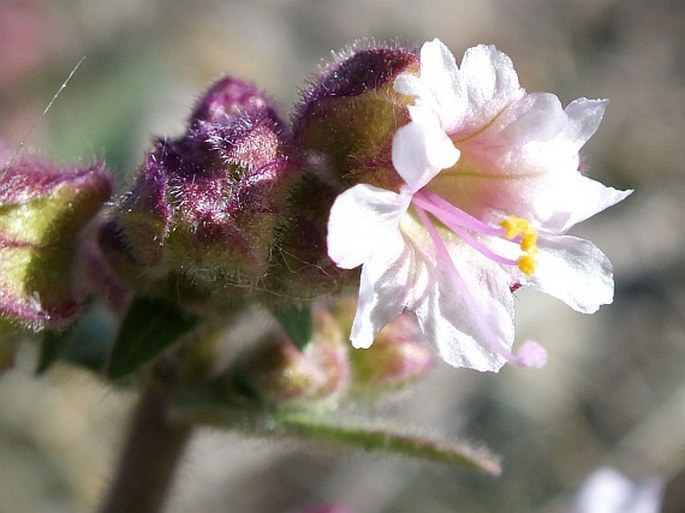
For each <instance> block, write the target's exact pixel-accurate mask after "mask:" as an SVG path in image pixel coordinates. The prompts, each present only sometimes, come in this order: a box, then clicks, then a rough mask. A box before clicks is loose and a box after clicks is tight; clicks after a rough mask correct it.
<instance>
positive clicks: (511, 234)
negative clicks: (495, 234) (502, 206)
mask: <svg viewBox="0 0 685 513" xmlns="http://www.w3.org/2000/svg"><path fill="white" fill-rule="evenodd" d="M499 225H500V226H501V227H502V228H504V236H505V237H506V238H507V239H510V240H511V239H514V238H516V237H518V236H519V235H521V233H524V232H525V231H527V230H529V229H530V224H529V223H528V221H526V220H525V219H521V218H520V217H516V216H509V217H507V218H506V219H502V221H500V223H499Z"/></svg>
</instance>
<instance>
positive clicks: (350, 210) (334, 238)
mask: <svg viewBox="0 0 685 513" xmlns="http://www.w3.org/2000/svg"><path fill="white" fill-rule="evenodd" d="M409 201H410V197H408V196H402V195H400V194H397V193H395V192H392V191H388V190H386V189H380V188H378V187H374V186H373V185H368V184H360V185H355V186H354V187H352V188H351V189H348V190H346V191H345V192H343V193H342V194H340V195H339V196H338V197H337V198H336V200H335V202H334V203H333V207H331V213H330V216H329V218H328V237H327V244H328V256H330V257H331V259H332V260H333V261H334V262H335V263H336V264H337V265H338V266H339V267H342V268H343V269H353V268H355V267H357V266H360V265H362V264H363V263H364V262H366V261H367V259H368V258H369V255H371V254H373V253H375V252H377V251H383V250H384V249H383V245H384V243H385V241H386V239H388V238H390V237H393V236H394V234H395V233H396V232H397V227H398V225H399V222H400V218H401V217H402V215H404V213H405V212H406V210H407V207H408V206H409Z"/></svg>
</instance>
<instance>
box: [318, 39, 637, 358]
mask: <svg viewBox="0 0 685 513" xmlns="http://www.w3.org/2000/svg"><path fill="white" fill-rule="evenodd" d="M395 88H396V89H397V90H398V91H399V92H401V93H403V94H405V95H408V96H410V97H413V99H414V101H413V104H412V105H410V106H409V110H410V114H411V119H412V121H411V122H410V123H409V124H407V125H405V126H403V127H402V128H400V129H399V130H398V131H397V133H396V134H395V136H394V139H393V144H392V163H393V165H394V167H395V169H396V171H397V173H398V174H399V175H400V176H401V178H402V179H403V180H404V184H403V185H402V186H401V187H400V190H399V191H398V192H394V191H390V190H385V189H381V188H378V187H375V186H371V185H368V184H359V185H356V186H354V187H352V188H351V189H348V190H347V191H345V192H344V193H342V194H341V195H340V196H339V197H338V198H337V199H336V201H335V203H334V205H333V208H332V210H331V214H330V218H329V233H328V250H329V255H330V256H331V258H332V259H333V260H334V261H335V262H336V263H337V264H338V265H339V266H340V267H343V268H354V267H357V266H359V265H362V266H363V267H362V275H361V283H360V289H359V303H358V309H357V314H356V317H355V321H354V325H353V328H352V334H351V339H352V343H353V344H354V345H355V346H356V347H368V346H370V345H371V343H372V342H373V338H374V336H375V335H376V334H377V333H378V332H379V331H380V329H382V328H383V326H385V324H387V323H388V322H389V321H390V320H391V319H393V318H394V317H395V316H397V315H398V314H400V313H401V312H403V311H410V312H413V313H414V315H415V316H416V319H417V321H418V323H419V326H420V328H421V330H422V332H423V334H424V335H425V336H426V338H427V339H428V340H429V341H430V342H431V343H432V344H433V345H434V346H435V347H436V348H437V350H438V352H439V353H440V355H441V356H442V358H443V359H444V360H445V361H447V362H448V363H450V364H452V365H454V366H458V367H461V366H464V367H470V368H474V369H477V370H483V371H497V370H498V369H499V368H501V366H502V365H503V364H504V363H505V362H510V363H513V364H516V365H520V366H532V367H536V366H541V365H544V363H545V362H546V352H545V350H544V349H543V348H542V347H541V346H540V345H539V344H537V343H535V342H527V343H525V344H524V345H523V346H522V348H521V350H520V351H519V353H518V354H513V353H512V352H511V346H512V344H513V340H514V326H513V316H514V312H513V298H512V294H511V291H512V290H514V289H516V288H518V287H519V286H521V285H528V286H532V287H534V288H537V289H539V290H542V291H544V292H547V293H549V294H551V295H554V296H556V297H558V298H560V299H562V300H563V301H565V302H566V303H567V304H569V305H570V306H571V307H573V308H574V309H576V310H578V311H580V312H586V313H591V312H594V311H595V310H597V308H599V306H600V305H602V304H606V303H610V302H611V301H612V299H613V277H612V271H611V263H610V262H609V260H608V259H607V258H606V256H605V255H604V254H603V253H602V252H601V251H600V250H599V249H598V248H597V247H596V246H594V245H593V244H592V243H590V242H588V241H586V240H583V239H579V238H576V237H572V236H568V235H565V234H564V233H565V232H566V230H568V229H569V228H570V227H571V226H573V225H574V224H576V223H578V222H580V221H583V220H584V219H587V218H588V217H590V216H592V215H594V214H595V213H597V212H600V211H601V210H604V209H605V208H607V207H609V206H611V205H613V204H615V203H617V202H619V201H621V200H622V199H624V198H625V197H626V196H627V195H628V194H630V191H618V190H615V189H612V188H609V187H605V186H604V185H602V184H600V183H599V182H596V181H594V180H591V179H589V178H587V177H585V176H583V174H582V173H581V172H580V171H579V169H580V167H581V164H580V157H579V153H578V152H579V150H580V148H581V147H582V145H583V144H584V143H585V142H586V141H587V140H588V139H589V138H590V137H591V136H592V134H594V132H595V131H596V130H597V127H598V125H599V123H600V121H601V118H602V115H603V113H604V108H605V104H606V102H605V101H603V100H588V99H585V98H581V99H578V100H575V101H574V102H572V103H571V104H570V105H569V106H568V107H566V109H563V108H562V107H561V104H560V102H559V100H558V98H557V97H556V96H554V95H552V94H548V93H534V94H527V93H526V92H525V91H524V90H523V89H522V88H521V87H520V86H519V83H518V77H517V75H516V72H515V71H514V68H513V65H512V64H511V61H510V60H509V58H508V57H507V56H506V55H505V54H503V53H502V52H499V51H498V50H496V49H495V48H494V47H492V46H476V47H473V48H471V49H469V50H467V52H466V54H465V56H464V58H463V60H462V65H461V68H459V67H457V65H456V63H455V60H454V57H453V56H452V54H451V53H450V52H449V50H448V49H447V48H446V47H445V46H444V45H443V44H442V43H441V42H440V41H438V40H437V39H436V40H434V41H432V42H429V43H426V44H424V45H423V47H422V49H421V58H420V71H419V74H418V75H415V74H412V73H402V74H400V75H399V76H398V77H397V79H396V81H395Z"/></svg>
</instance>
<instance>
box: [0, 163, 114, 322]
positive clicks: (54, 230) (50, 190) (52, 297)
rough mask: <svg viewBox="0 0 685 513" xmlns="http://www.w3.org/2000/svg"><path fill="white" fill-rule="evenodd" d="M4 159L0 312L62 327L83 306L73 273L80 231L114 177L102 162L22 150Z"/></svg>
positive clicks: (0, 192)
mask: <svg viewBox="0 0 685 513" xmlns="http://www.w3.org/2000/svg"><path fill="white" fill-rule="evenodd" d="M5 153H6V152H5ZM0 157H2V155H0ZM6 158H7V155H5V159H6ZM3 163H4V161H3ZM6 166H7V167H5V165H3V168H2V169H3V170H2V171H0V259H1V260H2V261H3V265H2V267H0V316H2V317H4V318H6V319H8V320H9V321H12V322H15V323H19V324H22V325H24V326H28V327H31V328H34V329H41V328H44V327H46V326H49V327H56V328H58V327H61V326H63V325H65V324H67V323H68V322H69V321H71V320H72V319H73V318H74V317H75V315H76V314H77V313H78V311H79V306H80V305H79V301H78V299H77V298H76V296H75V293H74V275H73V270H74V269H73V267H74V261H75V259H76V258H77V257H78V247H77V246H78V237H79V232H80V231H81V229H82V228H83V227H84V226H85V225H86V223H88V221H90V219H92V218H93V216H94V215H95V214H96V213H97V212H98V210H99V209H100V207H101V206H102V204H103V203H104V202H105V201H106V200H107V199H108V198H109V196H110V194H111V191H112V182H111V178H110V175H109V174H108V173H107V171H106V170H105V168H104V167H103V166H102V165H101V164H93V165H91V166H87V167H81V168H63V167H58V166H55V165H52V164H48V163H46V162H44V161H42V160H39V159H37V158H34V157H22V158H16V159H15V160H14V161H13V162H8V163H7V164H6Z"/></svg>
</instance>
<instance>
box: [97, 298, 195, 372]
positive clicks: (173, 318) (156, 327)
mask: <svg viewBox="0 0 685 513" xmlns="http://www.w3.org/2000/svg"><path fill="white" fill-rule="evenodd" d="M197 323H198V319H197V317H194V316H192V315H189V314H186V313H184V312H182V311H180V310H179V309H178V308H176V307H175V306H173V305H171V304H169V303H166V302H162V301H158V300H152V299H147V298H141V297H139V298H136V299H135V300H134V301H133V303H132V304H131V306H130V307H129V309H128V312H127V313H126V317H124V320H123V322H122V324H121V327H120V329H119V333H118V335H117V338H116V340H115V341H114V346H113V347H112V352H111V354H110V358H109V362H108V365H107V376H108V377H110V378H112V379H118V378H122V377H124V376H126V375H128V374H130V373H132V372H134V371H136V370H137V369H139V368H140V367H142V366H143V365H145V364H147V363H149V362H150V361H152V360H153V359H154V358H155V357H156V356H158V355H159V354H161V353H162V352H163V351H164V350H165V349H167V348H169V347H170V346H171V345H172V344H173V343H174V342H176V341H178V340H179V339H180V338H181V337H182V336H183V335H185V334H186V333H188V332H189V331H190V330H191V329H193V328H194V327H195V326H196V325H197Z"/></svg>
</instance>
